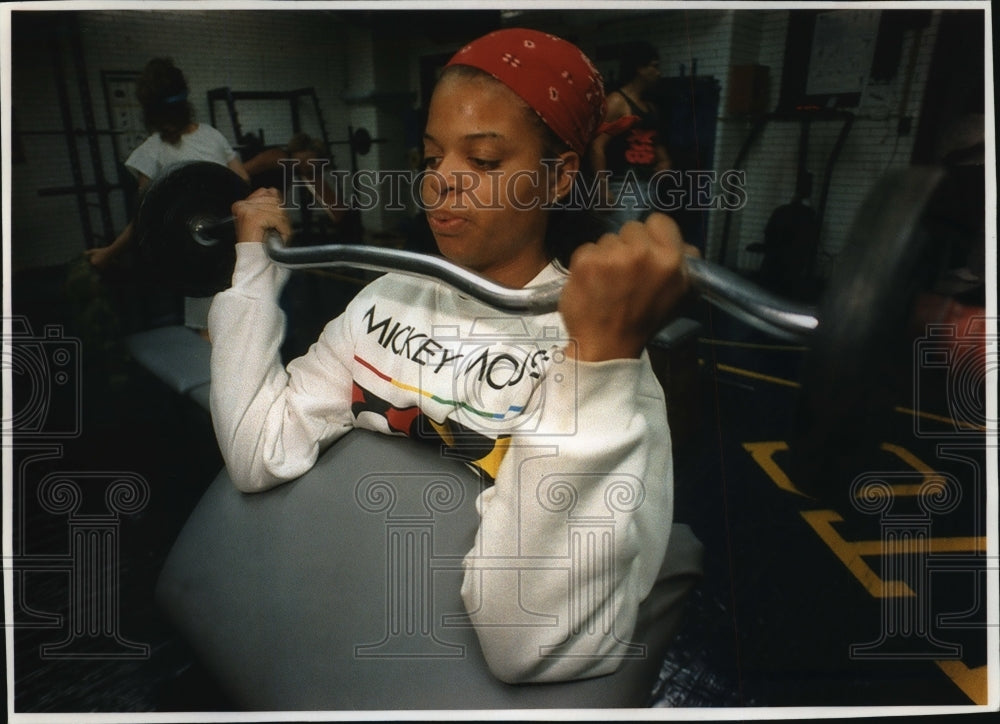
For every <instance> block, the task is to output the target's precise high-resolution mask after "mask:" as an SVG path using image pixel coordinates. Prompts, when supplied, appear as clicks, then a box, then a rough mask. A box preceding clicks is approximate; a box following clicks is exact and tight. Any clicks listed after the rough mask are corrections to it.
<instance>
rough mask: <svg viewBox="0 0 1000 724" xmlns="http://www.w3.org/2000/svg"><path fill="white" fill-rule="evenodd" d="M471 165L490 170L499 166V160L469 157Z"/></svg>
mask: <svg viewBox="0 0 1000 724" xmlns="http://www.w3.org/2000/svg"><path fill="white" fill-rule="evenodd" d="M469 160H470V161H471V162H472V165H473V166H475V167H476V168H478V169H481V170H483V171H492V170H493V169H496V168H499V167H500V162H499V161H497V160H495V159H490V158H470V159H469Z"/></svg>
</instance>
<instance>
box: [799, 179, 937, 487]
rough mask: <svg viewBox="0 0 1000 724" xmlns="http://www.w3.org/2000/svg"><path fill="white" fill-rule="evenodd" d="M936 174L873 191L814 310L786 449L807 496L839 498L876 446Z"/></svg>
mask: <svg viewBox="0 0 1000 724" xmlns="http://www.w3.org/2000/svg"><path fill="white" fill-rule="evenodd" d="M943 175H944V173H943V170H942V169H939V168H936V167H912V168H908V169H904V170H900V171H898V172H892V173H890V174H888V175H886V176H885V177H883V178H882V179H881V180H880V181H879V182H878V183H877V184H876V185H875V187H874V188H873V189H872V191H871V193H870V194H869V195H868V197H867V198H866V200H865V202H864V203H863V204H862V207H861V209H860V210H859V212H858V214H857V216H856V217H855V219H854V223H853V224H852V226H851V230H850V234H849V236H848V241H847V245H846V246H845V248H844V250H843V251H842V252H841V255H840V257H839V258H838V261H837V265H836V268H835V269H834V271H833V274H832V275H831V277H830V281H829V285H828V287H827V289H826V292H825V293H824V295H823V298H822V300H821V301H820V305H819V308H818V315H817V316H818V319H819V326H818V328H817V330H816V332H815V333H814V335H813V338H812V339H811V341H810V345H809V351H808V353H807V354H806V357H805V360H804V365H803V370H802V387H801V391H800V395H799V400H798V407H797V410H796V417H797V419H796V421H795V426H794V428H793V430H794V432H793V439H792V440H791V441H790V445H789V446H790V448H791V457H792V465H791V472H792V475H793V476H794V479H795V482H796V485H797V486H798V487H799V488H800V489H802V490H804V491H807V492H809V493H811V494H813V495H815V496H816V497H821V498H826V499H829V498H831V497H835V496H842V495H846V494H847V492H846V491H847V490H849V488H850V485H851V482H852V480H853V477H854V475H855V474H857V473H859V472H863V471H862V470H859V469H858V468H857V466H858V465H862V466H863V465H864V464H865V460H866V459H867V460H868V461H870V460H871V455H870V452H871V451H872V450H876V449H877V447H878V445H879V444H880V443H881V441H882V439H881V438H882V436H883V435H884V432H885V428H886V426H887V425H888V422H887V420H888V415H889V414H891V412H892V406H893V398H894V397H895V396H897V395H896V393H898V392H899V385H900V381H901V380H902V379H903V378H904V376H905V375H904V374H901V373H905V372H907V371H908V370H906V368H905V366H904V365H907V364H910V362H909V355H908V353H907V352H908V350H910V349H912V345H911V344H909V342H911V341H912V340H908V339H907V333H908V322H909V320H910V318H911V315H912V311H913V305H914V301H915V298H916V295H917V293H918V292H919V291H920V290H921V288H922V287H923V286H925V285H926V283H927V280H928V277H929V273H930V270H929V266H930V264H929V257H930V254H929V248H930V245H929V241H930V240H929V235H928V233H927V229H926V227H925V224H924V216H925V210H926V207H927V205H928V202H929V201H930V200H931V197H932V195H933V194H934V192H935V189H936V188H937V187H938V185H939V183H940V182H941V179H942V177H943ZM866 456H867V458H866Z"/></svg>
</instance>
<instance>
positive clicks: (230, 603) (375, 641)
mask: <svg viewBox="0 0 1000 724" xmlns="http://www.w3.org/2000/svg"><path fill="white" fill-rule="evenodd" d="M479 492H480V482H479V480H478V478H477V477H476V476H475V474H474V473H472V472H471V471H470V470H468V469H467V468H466V467H464V466H463V465H461V464H459V463H457V462H455V461H453V460H445V459H442V458H441V456H440V455H439V454H438V452H437V451H436V450H435V449H433V448H430V447H425V446H422V445H419V444H417V443H414V442H412V441H410V440H405V439H400V438H392V437H388V436H385V435H378V434H376V433H371V432H367V431H363V430H355V431H353V432H351V433H350V434H349V435H347V436H346V437H344V438H343V439H341V440H340V441H339V442H338V443H336V444H335V445H334V446H333V447H332V448H331V449H330V450H328V451H327V452H326V453H325V454H324V455H323V456H321V458H320V460H319V461H318V462H317V464H316V465H315V466H314V468H313V469H312V470H311V471H310V472H309V473H307V474H306V475H304V476H303V477H301V478H300V479H298V480H296V481H294V482H292V483H288V484H285V485H283V486H280V487H278V488H275V489H273V490H270V491H268V492H265V493H257V494H254V495H245V494H242V493H240V492H238V491H237V490H236V489H235V488H234V487H233V485H232V483H231V482H230V480H229V478H228V475H227V474H226V473H225V471H223V473H222V474H220V475H219V477H218V478H217V479H216V480H215V481H214V482H213V484H212V485H211V486H210V487H209V489H208V491H207V492H206V493H205V495H204V497H203V498H202V500H201V501H200V502H199V504H198V506H197V508H196V509H195V511H194V512H193V514H192V515H191V517H190V519H189V520H188V522H187V524H186V525H185V527H184V529H183V531H182V532H181V535H180V536H179V538H178V540H177V542H176V544H175V545H174V547H173V549H172V551H171V553H170V555H169V556H168V559H167V561H166V564H165V566H164V569H163V571H162V573H161V576H160V579H159V582H158V586H157V600H158V602H159V604H160V605H161V607H162V608H163V609H164V610H165V611H166V612H167V614H168V616H169V617H170V619H171V620H172V621H173V622H174V624H175V625H176V626H177V628H178V629H179V631H180V632H181V634H182V636H183V637H184V638H185V639H187V640H188V641H189V642H190V643H191V644H192V646H193V647H194V648H195V650H196V651H197V652H198V654H199V656H200V657H201V658H202V659H203V661H204V663H205V664H206V666H207V667H208V668H209V670H210V671H211V672H213V673H214V674H215V675H216V676H217V678H218V680H219V681H220V682H222V685H223V686H224V687H225V689H226V691H227V693H228V695H229V696H230V697H231V699H232V700H233V701H234V702H236V703H237V704H238V705H239V706H240V707H242V708H245V709H250V710H270V711H280V710H326V711H331V710H338V709H349V710H350V709H359V710H394V709H466V710H469V709H476V710H478V709H504V708H544V707H556V708H608V707H643V706H647V705H648V703H649V697H650V694H651V692H652V689H653V686H654V684H655V682H656V679H657V675H658V673H659V671H660V667H661V663H662V660H663V656H664V652H665V650H666V648H667V646H668V644H669V642H670V640H671V639H672V638H673V636H674V633H675V632H676V629H677V626H678V623H679V621H680V616H681V608H682V606H681V605H680V604H681V603H682V601H683V599H684V597H685V595H686V594H687V592H688V591H689V590H690V588H691V587H692V586H693V585H694V584H695V582H696V581H697V580H698V579H699V578H700V575H701V555H702V548H701V544H700V542H699V541H698V540H697V539H696V538H695V537H694V535H693V534H692V533H691V530H690V529H689V528H688V527H687V526H684V525H675V526H674V528H673V531H674V532H673V535H672V536H671V540H670V552H669V554H668V556H667V562H666V563H665V564H664V567H663V570H662V571H661V576H660V580H659V582H658V584H657V585H656V587H655V588H654V591H653V593H652V594H651V595H650V597H649V598H648V599H647V600H646V601H645V602H644V604H643V607H642V610H641V612H640V623H639V629H638V630H637V631H636V633H635V634H634V636H633V637H632V640H633V642H635V643H640V644H644V645H645V656H642V657H637V658H634V659H629V660H627V661H626V662H625V664H624V666H623V667H622V668H621V669H620V670H619V671H618V672H617V673H615V674H612V675H610V676H606V677H601V678H596V679H589V680H584V681H576V682H568V683H564V684H540V685H521V686H512V685H508V684H504V683H501V682H499V681H498V680H496V679H495V678H494V677H493V676H492V675H491V674H490V672H489V671H488V669H487V667H486V664H485V661H484V660H483V657H482V654H481V652H480V649H479V644H478V641H477V639H476V635H475V631H474V630H473V629H472V628H471V626H470V625H469V623H468V618H467V617H466V615H465V612H464V608H463V605H462V600H461V597H460V595H459V589H460V585H461V580H462V571H461V561H462V556H463V555H464V554H465V552H466V551H468V550H469V549H470V548H471V546H472V541H473V536H474V535H475V531H476V528H477V526H478V522H479V520H478V515H477V513H476V510H475V505H474V503H475V498H476V496H477V495H478V494H479ZM568 566H569V563H567V567H568Z"/></svg>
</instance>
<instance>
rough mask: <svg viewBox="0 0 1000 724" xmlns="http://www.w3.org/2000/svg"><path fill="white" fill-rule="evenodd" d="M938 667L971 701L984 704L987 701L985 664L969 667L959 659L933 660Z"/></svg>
mask: <svg viewBox="0 0 1000 724" xmlns="http://www.w3.org/2000/svg"><path fill="white" fill-rule="evenodd" d="M934 663H936V664H937V665H938V668H939V669H941V671H943V672H944V673H945V675H946V676H947V677H948V678H949V679H951V680H952V681H953V682H955V686H957V687H958V688H959V689H961V690H962V693H963V694H965V695H966V696H967V697H969V698H970V699H972V701H973V703H975V704H978V705H980V706H986V704H988V703H989V695H988V690H987V681H986V666H977V667H975V668H973V669H970V668H969V667H968V666H966V665H965V664H964V663H962V662H961V661H957V660H955V661H935V662H934Z"/></svg>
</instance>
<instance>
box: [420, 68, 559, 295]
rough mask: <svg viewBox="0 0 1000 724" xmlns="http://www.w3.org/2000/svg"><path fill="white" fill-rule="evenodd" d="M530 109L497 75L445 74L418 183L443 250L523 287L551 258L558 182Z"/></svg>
mask: <svg viewBox="0 0 1000 724" xmlns="http://www.w3.org/2000/svg"><path fill="white" fill-rule="evenodd" d="M530 113H531V111H530V110H529V109H528V107H527V106H526V104H525V103H524V102H523V101H522V100H521V99H520V98H518V97H517V95H515V94H514V92H513V91H511V90H510V89H509V88H507V87H506V86H504V85H503V84H501V83H499V82H497V81H495V80H493V79H492V78H489V77H467V76H461V75H446V76H445V77H444V78H442V80H441V81H440V82H439V83H438V85H437V87H436V88H435V90H434V95H433V96H432V98H431V103H430V108H429V110H428V118H427V130H426V132H425V134H424V162H425V165H426V175H425V177H424V179H423V182H422V183H421V188H420V194H421V199H422V201H423V204H424V206H425V208H426V214H427V221H428V223H429V225H430V228H431V231H432V232H433V234H434V238H435V240H436V241H437V244H438V249H439V250H440V251H441V253H442V254H443V255H444V256H445V257H447V258H448V259H450V260H452V261H454V262H456V263H457V264H460V265H462V266H465V267H467V268H469V269H472V270H474V271H476V272H479V273H480V274H483V275H484V276H487V277H489V278H491V279H493V280H494V281H497V282H499V283H501V284H506V285H508V286H518V287H519V286H523V285H524V284H527V283H528V282H529V281H531V279H532V278H534V277H535V276H536V275H537V274H538V272H539V271H541V269H542V268H543V267H544V266H545V265H546V264H547V263H548V259H547V257H546V254H545V247H544V239H545V227H546V215H547V213H548V212H547V211H546V210H545V209H544V208H543V207H544V206H545V205H546V204H547V203H550V202H552V201H553V200H554V194H555V187H556V181H555V178H554V177H555V176H556V174H555V171H554V169H553V167H552V164H551V163H550V164H544V163H543V158H542V156H543V142H542V133H541V130H540V129H539V127H538V125H537V124H536V123H535V122H533V119H532V118H531V116H530V115H529V114H530Z"/></svg>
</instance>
